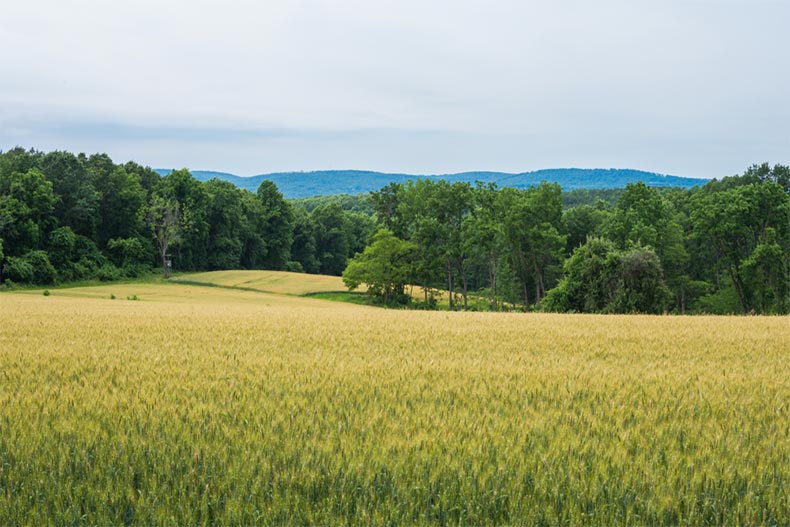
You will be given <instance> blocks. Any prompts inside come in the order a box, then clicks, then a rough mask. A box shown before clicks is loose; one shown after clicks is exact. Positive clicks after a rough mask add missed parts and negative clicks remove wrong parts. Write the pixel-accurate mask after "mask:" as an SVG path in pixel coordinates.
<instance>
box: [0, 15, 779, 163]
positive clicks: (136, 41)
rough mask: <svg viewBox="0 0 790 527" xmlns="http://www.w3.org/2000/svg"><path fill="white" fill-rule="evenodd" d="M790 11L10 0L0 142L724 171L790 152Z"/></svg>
mask: <svg viewBox="0 0 790 527" xmlns="http://www.w3.org/2000/svg"><path fill="white" fill-rule="evenodd" d="M788 15H790V6H788V5H787V4H786V3H785V2H779V1H776V2H771V1H762V2H754V1H745V0H744V1H734V0H733V1H729V2H712V1H683V0H666V1H662V2H648V1H646V0H636V1H633V0H632V1H625V0H604V1H600V2H583V1H581V0H560V1H557V2H551V3H550V2H539V1H521V2H519V1H498V2H483V1H469V0H461V1H455V2H451V1H434V2H424V1H423V2H418V1H414V0H403V1H359V0H353V1H351V0H349V1H334V2H333V1H327V0H324V1H319V0H315V1H308V0H302V1H298V0H296V1H286V0H275V1H260V2H256V1H234V2H222V3H220V2H208V1H197V2H196V1H191V2H187V1H182V2H175V1H171V2H159V1H156V2H155V1H150V0H146V1H136V2H104V1H99V0H83V1H71V2H62V1H54V0H50V1H45V0H28V1H26V2H14V3H12V4H11V5H9V6H4V12H3V16H2V18H0V54H1V55H0V58H1V59H2V60H1V61H0V62H2V64H3V75H2V77H0V125H2V130H0V148H9V147H11V146H13V145H15V144H25V146H35V147H38V148H48V147H50V146H49V145H52V147H57V148H66V147H68V148H72V149H75V150H87V151H93V150H106V151H107V152H108V153H110V155H116V156H118V155H119V156H123V157H132V158H135V159H137V160H139V161H141V162H143V163H148V164H153V165H158V164H167V165H168V166H181V165H188V166H191V167H193V168H215V169H225V170H230V171H233V170H236V171H244V172H247V173H251V172H256V171H264V170H266V169H267V167H268V166H273V167H276V169H308V168H330V167H338V166H344V167H357V168H372V169H383V170H411V171H416V172H431V171H433V172H442V171H450V170H464V169H501V170H511V171H519V170H527V169H532V168H542V167H548V166H569V165H576V166H622V167H634V168H642V169H647V170H657V171H664V172H670V173H678V174H683V175H699V176H716V175H729V174H731V173H734V172H737V171H740V170H743V169H744V168H746V166H748V164H751V163H752V162H760V161H764V160H768V161H772V162H784V163H787V162H790V160H788V159H779V158H778V157H779V156H781V155H785V156H786V155H787V152H788V151H790V148H788V146H790V132H788V130H787V127H786V123H787V121H788V117H790V109H789V108H790V105H788V97H787V95H786V92H787V86H788V85H790V73H788V65H789V64H788V63H789V62H790V53H789V52H788V49H790V48H788V47H787V46H786V44H785V42H784V37H783V35H784V29H785V28H784V22H786V21H787V20H788ZM157 128H159V129H161V130H160V132H159V133H157V132H156V129H157ZM192 129H196V130H197V131H198V132H196V133H188V131H189V130H192ZM272 130H277V131H280V132H282V131H283V130H287V131H288V133H287V134H285V135H286V136H287V137H286V138H281V137H280V138H277V139H274V138H273V136H272V134H271V133H270V132H271V131H272ZM280 132H278V134H280ZM146 134H148V135H146ZM245 134H246V135H245ZM278 134H275V135H278ZM163 136H166V137H167V138H168V139H167V141H166V142H163V141H162V137H163ZM242 137H243V138H244V139H243V140H242ZM328 138H331V139H328ZM135 149H136V150H135ZM261 152H264V153H265V156H262V155H261V154H260V153H261ZM262 158H265V159H262ZM172 159H180V160H181V161H180V162H171V160H172ZM166 161H167V163H166ZM256 163H257V164H259V165H256ZM256 166H257V168H255V167H256Z"/></svg>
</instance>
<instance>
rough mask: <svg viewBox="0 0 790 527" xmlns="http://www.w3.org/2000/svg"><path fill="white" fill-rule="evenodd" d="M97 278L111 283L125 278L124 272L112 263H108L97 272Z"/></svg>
mask: <svg viewBox="0 0 790 527" xmlns="http://www.w3.org/2000/svg"><path fill="white" fill-rule="evenodd" d="M96 277H97V278H98V279H99V280H101V281H102V282H111V281H113V280H120V279H121V278H123V271H121V270H120V269H118V268H117V267H115V266H114V265H113V264H111V263H106V264H104V265H102V266H101V267H99V268H98V269H97V270H96Z"/></svg>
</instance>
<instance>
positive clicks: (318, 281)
mask: <svg viewBox="0 0 790 527" xmlns="http://www.w3.org/2000/svg"><path fill="white" fill-rule="evenodd" d="M174 281H176V282H185V283H194V284H206V285H214V286H220V287H229V288H237V289H247V290H254V291H263V292H267V293H277V294H283V295H305V294H310V293H331V292H335V291H347V290H348V289H347V288H346V286H345V285H344V284H343V280H342V279H341V278H340V277H339V276H326V275H318V274H304V273H289V272H286V271H212V272H208V273H191V274H184V275H180V276H178V277H176V278H175V279H174Z"/></svg>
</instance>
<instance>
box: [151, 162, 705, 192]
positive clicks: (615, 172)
mask: <svg viewBox="0 0 790 527" xmlns="http://www.w3.org/2000/svg"><path fill="white" fill-rule="evenodd" d="M170 171H171V170H170V169H157V172H159V173H160V174H162V175H166V174H168V173H170ZM192 175H194V176H195V178H197V179H198V180H200V181H208V180H210V179H214V178H217V179H224V180H226V181H230V182H231V183H233V184H234V185H236V186H238V187H240V188H244V189H247V190H250V191H252V192H255V191H256V190H257V189H258V186H260V184H261V182H262V181H263V180H266V179H268V180H271V181H273V182H274V183H275V184H276V185H277V188H279V189H280V191H281V192H282V193H283V195H284V196H285V197H286V198H289V199H290V198H305V197H310V196H328V195H333V194H360V193H363V192H370V191H373V190H378V189H380V188H381V187H384V186H385V185H387V184H389V183H391V182H396V183H405V182H406V181H409V180H416V179H421V178H441V179H446V180H447V181H450V182H457V181H466V182H469V183H474V182H475V181H482V182H485V183H496V184H497V186H499V187H514V188H526V187H529V186H532V185H537V184H538V183H540V182H541V181H548V182H550V183H554V182H556V183H559V184H560V185H561V186H562V188H563V190H574V189H580V188H586V189H601V188H622V187H625V186H626V184H628V183H635V182H637V181H643V182H644V183H646V184H648V185H650V186H656V187H683V188H689V187H693V186H695V185H702V184H704V183H706V182H707V181H708V180H706V179H698V178H688V177H678V176H667V175H663V174H656V173H653V172H644V171H641V170H630V169H605V168H595V169H583V168H555V169H546V170H537V171H534V172H523V173H520V174H509V173H506V172H462V173H458V174H443V175H413V174H389V173H383V172H372V171H365V170H319V171H315V172H275V173H271V174H261V175H257V176H249V177H242V176H237V175H234V174H229V173H226V172H213V171H207V170H194V171H192Z"/></svg>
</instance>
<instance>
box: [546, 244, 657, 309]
mask: <svg viewBox="0 0 790 527" xmlns="http://www.w3.org/2000/svg"><path fill="white" fill-rule="evenodd" d="M670 298H671V293H670V291H669V289H668V288H667V286H666V284H665V282H664V278H663V270H662V268H661V261H660V259H659V258H658V256H657V255H656V253H655V252H654V251H652V250H651V249H649V248H644V247H636V248H633V249H630V250H627V251H619V250H617V249H616V247H615V245H614V244H613V243H612V242H611V241H609V240H607V239H605V238H589V239H588V240H587V242H586V243H585V244H584V245H582V246H581V247H579V248H577V249H576V250H575V251H574V252H573V255H572V256H571V257H570V258H569V259H568V260H567V261H566V262H565V265H564V277H563V279H562V280H561V281H560V283H559V284H558V285H557V287H556V288H554V289H552V290H551V291H549V293H548V295H547V296H546V298H545V299H544V301H543V302H542V303H541V305H540V307H541V309H543V310H545V311H557V312H578V313H662V312H663V311H665V310H666V308H667V306H668V304H669V301H670Z"/></svg>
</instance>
